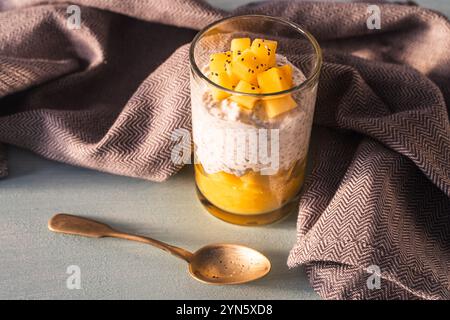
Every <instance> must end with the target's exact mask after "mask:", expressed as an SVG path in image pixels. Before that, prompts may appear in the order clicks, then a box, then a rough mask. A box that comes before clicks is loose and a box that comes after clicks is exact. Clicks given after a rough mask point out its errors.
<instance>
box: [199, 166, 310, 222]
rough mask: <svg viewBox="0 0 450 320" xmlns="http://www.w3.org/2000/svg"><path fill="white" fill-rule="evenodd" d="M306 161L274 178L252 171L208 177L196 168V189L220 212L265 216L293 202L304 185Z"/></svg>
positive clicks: (279, 172)
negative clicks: (242, 173) (220, 210)
mask: <svg viewBox="0 0 450 320" xmlns="http://www.w3.org/2000/svg"><path fill="white" fill-rule="evenodd" d="M305 164H306V160H303V161H299V162H297V163H296V164H294V165H293V166H292V167H291V168H290V169H289V170H280V171H278V172H277V173H276V174H273V175H261V174H260V173H257V172H253V171H250V172H248V173H246V174H244V175H243V176H240V177H239V176H235V175H233V174H229V173H226V172H218V173H213V174H208V173H206V172H205V171H204V170H203V167H202V165H201V164H196V165H195V180H196V183H197V187H198V188H199V190H200V192H201V193H202V194H203V196H204V197H205V198H207V199H208V200H209V201H210V202H211V203H212V204H213V205H215V206H216V207H218V208H219V209H222V210H225V211H227V212H230V213H235V214H240V215H251V214H263V213H268V212H271V211H274V210H277V209H279V208H281V207H282V206H284V205H285V204H286V202H288V201H290V200H291V199H292V198H293V197H294V196H296V195H297V193H298V192H299V191H300V188H301V187H302V185H303V181H304V177H305Z"/></svg>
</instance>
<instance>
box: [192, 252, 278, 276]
mask: <svg viewBox="0 0 450 320" xmlns="http://www.w3.org/2000/svg"><path fill="white" fill-rule="evenodd" d="M270 268H271V265H270V261H269V260H268V259H267V258H266V257H265V256H264V255H263V254H261V253H259V252H258V251H256V250H253V249H251V248H248V247H245V246H241V245H236V244H224V243H220V244H211V245H208V246H205V247H203V248H201V249H199V250H197V251H196V252H195V253H194V254H193V256H192V259H191V261H190V263H189V272H190V273H191V275H192V276H193V277H194V278H195V279H197V280H199V281H201V282H205V283H209V284H217V285H221V284H239V283H245V282H250V281H254V280H257V279H259V278H262V277H264V276H265V275H266V274H267V273H269V271H270Z"/></svg>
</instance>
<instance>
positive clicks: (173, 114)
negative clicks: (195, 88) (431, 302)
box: [0, 0, 450, 299]
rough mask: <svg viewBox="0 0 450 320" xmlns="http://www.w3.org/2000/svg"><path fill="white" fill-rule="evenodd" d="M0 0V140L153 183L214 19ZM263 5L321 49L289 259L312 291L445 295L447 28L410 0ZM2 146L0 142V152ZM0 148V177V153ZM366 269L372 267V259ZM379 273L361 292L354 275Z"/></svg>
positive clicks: (194, 13)
mask: <svg viewBox="0 0 450 320" xmlns="http://www.w3.org/2000/svg"><path fill="white" fill-rule="evenodd" d="M40 2H41V1H39V0H23V1H15V0H3V1H2V2H0V11H2V12H0V68H1V69H0V112H1V114H0V141H1V142H3V143H5V144H13V145H19V146H22V147H25V148H28V149H31V150H33V151H35V152H37V153H39V154H41V155H43V156H45V157H47V158H50V159H54V160H58V161H63V162H66V163H71V164H74V165H79V166H84V167H89V168H93V169H97V170H102V171H107V172H111V173H115V174H122V175H128V176H134V177H140V178H145V179H149V180H155V181H161V180H164V179H166V178H167V177H169V176H170V175H171V174H173V173H175V172H176V171H177V170H178V169H179V168H178V167H176V166H174V165H173V164H172V163H171V161H170V152H171V148H172V146H173V145H172V142H171V139H170V134H171V132H172V130H173V129H175V128H187V129H189V128H190V106H189V89H188V88H189V76H188V74H189V68H188V56H187V50H188V43H189V42H190V41H191V39H192V37H193V36H194V34H195V33H196V30H198V29H199V28H200V27H202V26H204V25H205V24H207V23H209V22H212V21H213V20H215V19H217V18H220V17H222V16H224V15H225V13H224V12H221V11H217V10H214V9H212V8H210V7H209V6H207V5H206V4H204V3H202V2H199V1H194V0H188V1H186V0H142V1H131V0H130V1H123V0H73V1H71V2H72V3H75V4H79V5H81V6H82V11H81V13H82V28H81V29H80V30H70V29H68V28H67V26H66V18H67V14H66V9H67V6H68V4H65V3H64V2H63V1H46V3H47V4H39V3H40ZM367 6H368V5H367V4H364V3H354V4H341V3H328V2H327V3H303V2H282V1H276V2H272V3H270V2H269V3H263V4H260V5H251V6H248V7H243V8H240V9H238V10H237V11H236V13H250V12H253V13H264V14H269V15H275V16H282V17H284V18H287V19H290V20H292V21H295V22H298V23H301V24H303V25H304V26H305V27H306V28H307V29H309V30H310V31H312V33H313V34H315V35H316V36H317V37H318V39H319V42H320V43H321V45H322V46H323V48H324V50H325V64H324V68H323V73H322V77H321V80H320V87H319V94H318V96H319V97H318V105H317V108H316V110H317V112H316V115H315V124H316V126H315V128H314V137H315V138H314V141H315V144H316V145H317V146H318V147H316V148H313V150H315V153H314V154H313V163H314V167H313V171H312V174H311V176H310V177H309V179H308V180H307V183H306V186H305V188H304V192H303V196H302V199H301V203H300V214H299V220H298V239H297V243H296V245H295V247H294V248H293V250H292V252H291V254H290V256H289V260H288V264H289V265H290V266H291V267H294V266H297V265H300V264H304V265H306V268H307V271H308V274H309V277H310V279H311V283H312V285H313V286H314V288H315V289H316V290H317V291H318V292H319V293H320V294H321V295H322V296H323V297H325V298H350V299H357V298H425V299H444V298H447V299H448V298H450V288H449V278H450V198H449V197H450V124H449V118H448V113H447V112H448V111H447V108H446V105H450V89H449V88H450V53H449V52H450V23H449V21H448V20H447V19H446V18H444V17H443V16H441V15H440V14H438V13H434V12H431V11H427V10H424V9H421V8H418V7H413V6H402V5H380V7H381V12H382V28H381V30H369V29H368V28H367V27H366V19H367V18H368V13H367ZM0 149H1V148H0ZM2 159H3V157H2V156H0V173H5V172H6V169H5V167H4V163H5V161H4V160H2ZM373 265H375V266H373ZM377 268H378V269H379V272H380V274H381V283H380V285H381V286H380V289H377V288H374V289H369V287H368V286H367V280H368V278H369V276H370V273H369V271H373V270H378V269H377Z"/></svg>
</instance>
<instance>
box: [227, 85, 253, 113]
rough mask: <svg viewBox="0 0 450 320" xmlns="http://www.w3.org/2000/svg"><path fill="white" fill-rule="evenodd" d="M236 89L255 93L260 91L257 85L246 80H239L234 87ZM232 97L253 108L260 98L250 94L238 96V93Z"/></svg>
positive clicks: (242, 104)
mask: <svg viewBox="0 0 450 320" xmlns="http://www.w3.org/2000/svg"><path fill="white" fill-rule="evenodd" d="M234 91H237V92H243V93H254V94H258V93H260V91H259V89H258V87H257V86H255V85H252V84H251V83H248V82H245V81H243V80H241V81H239V83H238V84H237V85H236V87H235V88H234ZM230 99H231V100H232V101H234V102H236V103H238V104H239V105H241V106H243V107H245V108H247V109H253V107H254V106H255V103H256V101H258V98H254V97H248V96H238V95H232V96H231V97H230Z"/></svg>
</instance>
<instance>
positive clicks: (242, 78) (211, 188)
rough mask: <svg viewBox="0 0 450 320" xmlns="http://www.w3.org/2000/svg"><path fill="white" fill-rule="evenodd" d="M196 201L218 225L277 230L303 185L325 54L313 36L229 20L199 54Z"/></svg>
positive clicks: (269, 23) (279, 22)
mask: <svg viewBox="0 0 450 320" xmlns="http://www.w3.org/2000/svg"><path fill="white" fill-rule="evenodd" d="M190 63H191V101H192V128H193V142H194V156H195V181H196V186H197V193H198V196H199V198H200V200H201V202H202V204H203V205H204V206H205V207H206V209H207V210H208V211H209V212H210V213H211V214H213V215H214V216H216V217H218V218H220V219H222V220H225V221H227V222H231V223H234V224H240V225H262V224H268V223H272V222H274V221H277V220H279V219H281V218H283V217H284V216H286V215H287V214H288V213H289V212H291V211H292V210H293V209H294V208H295V207H296V205H297V202H298V195H299V192H300V189H301V187H302V185H303V181H304V176H305V169H306V161H307V152H308V146H309V140H310V133H311V127H312V122H313V115H314V106H315V100H316V92H317V84H318V78H319V72H320V67H321V64H322V55H321V50H320V47H319V45H318V43H317V41H316V40H315V39H314V37H313V36H312V35H311V34H310V33H308V32H307V31H305V30H304V29H303V28H301V27H300V26H298V25H296V24H294V23H292V22H289V21H286V20H283V19H280V18H275V17H269V16H263V15H243V16H234V17H229V18H225V19H223V20H220V21H218V22H215V23H213V24H211V25H209V26H208V27H206V28H205V29H203V30H202V31H201V32H200V33H199V34H198V35H197V36H196V37H195V39H194V41H193V43H192V45H191V49H190Z"/></svg>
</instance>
